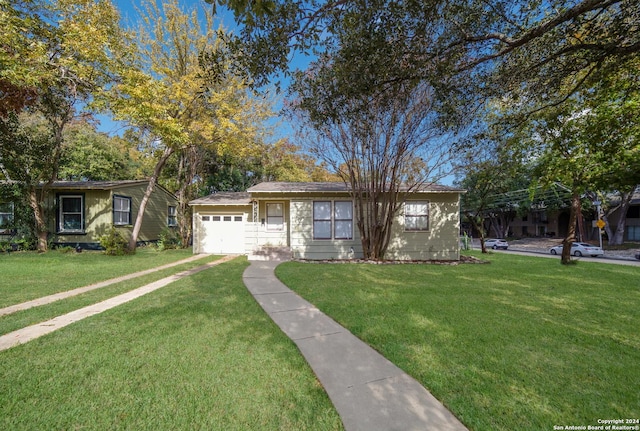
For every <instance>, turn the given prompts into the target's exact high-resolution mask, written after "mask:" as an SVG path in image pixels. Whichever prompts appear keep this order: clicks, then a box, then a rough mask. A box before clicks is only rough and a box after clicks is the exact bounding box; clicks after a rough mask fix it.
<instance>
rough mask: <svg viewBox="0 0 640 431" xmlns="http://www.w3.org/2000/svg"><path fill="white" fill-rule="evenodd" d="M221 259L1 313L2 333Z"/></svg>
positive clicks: (193, 264)
mask: <svg viewBox="0 0 640 431" xmlns="http://www.w3.org/2000/svg"><path fill="white" fill-rule="evenodd" d="M104 258H105V259H110V258H111V257H106V256H105V257H104ZM218 258H219V257H218V256H211V257H205V258H202V259H197V260H195V261H192V262H187V263H183V264H181V265H177V266H174V267H172V268H167V269H163V270H159V271H154V272H153V273H151V274H148V275H145V276H141V277H136V278H134V279H131V280H126V281H122V282H120V283H115V284H112V285H109V286H105V287H101V288H99V289H96V290H93V291H89V292H86V293H83V294H80V295H76V296H73V297H71V298H67V299H65V300H59V301H56V302H53V303H50V304H46V305H41V306H38V307H33V308H30V309H27V310H21V311H18V312H15V313H12V314H8V315H5V316H0V335H3V334H7V333H9V332H11V331H15V330H17V329H20V328H24V327H26V326H30V325H33V324H36V323H39V322H44V321H46V320H49V319H52V318H54V317H56V316H60V315H62V314H66V313H69V312H71V311H73V310H77V309H79V308H82V307H85V306H87V305H91V304H95V303H97V302H100V301H103V300H105V299H108V298H111V297H114V296H116V295H119V294H121V293H124V292H128V291H130V290H133V289H136V288H138V287H141V286H144V285H145V284H148V283H152V282H154V281H156V280H160V279H162V278H164V277H168V276H170V275H172V274H175V273H178V272H180V271H185V270H188V269H191V268H195V267H198V266H201V265H204V264H206V263H208V262H211V261H213V260H216V259H218ZM116 264H117V263H116ZM130 271H131V269H130Z"/></svg>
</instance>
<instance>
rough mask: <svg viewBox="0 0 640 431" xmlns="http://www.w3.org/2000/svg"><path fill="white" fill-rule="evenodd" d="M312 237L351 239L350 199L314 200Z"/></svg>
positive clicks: (351, 213)
mask: <svg viewBox="0 0 640 431" xmlns="http://www.w3.org/2000/svg"><path fill="white" fill-rule="evenodd" d="M313 239H353V204H352V203H351V202H350V201H335V202H332V201H317V202H314V203H313Z"/></svg>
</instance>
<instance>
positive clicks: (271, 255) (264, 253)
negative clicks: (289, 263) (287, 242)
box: [249, 246, 293, 261]
mask: <svg viewBox="0 0 640 431" xmlns="http://www.w3.org/2000/svg"><path fill="white" fill-rule="evenodd" d="M292 257H293V255H292V253H291V249H290V248H289V247H275V246H274V247H268V246H263V247H260V248H259V249H256V250H253V252H251V254H249V260H262V261H267V260H268V261H285V260H291V258H292Z"/></svg>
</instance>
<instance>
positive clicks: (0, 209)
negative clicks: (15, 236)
mask: <svg viewBox="0 0 640 431" xmlns="http://www.w3.org/2000/svg"><path fill="white" fill-rule="evenodd" d="M12 225H13V202H5V203H0V233H7V232H9V230H10V229H11V227H12Z"/></svg>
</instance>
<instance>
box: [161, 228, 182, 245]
mask: <svg viewBox="0 0 640 431" xmlns="http://www.w3.org/2000/svg"><path fill="white" fill-rule="evenodd" d="M157 245H158V250H169V249H174V248H180V247H181V241H180V237H179V236H178V233H177V232H176V230H175V229H171V228H164V229H162V232H160V237H159V238H158V243H157Z"/></svg>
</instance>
